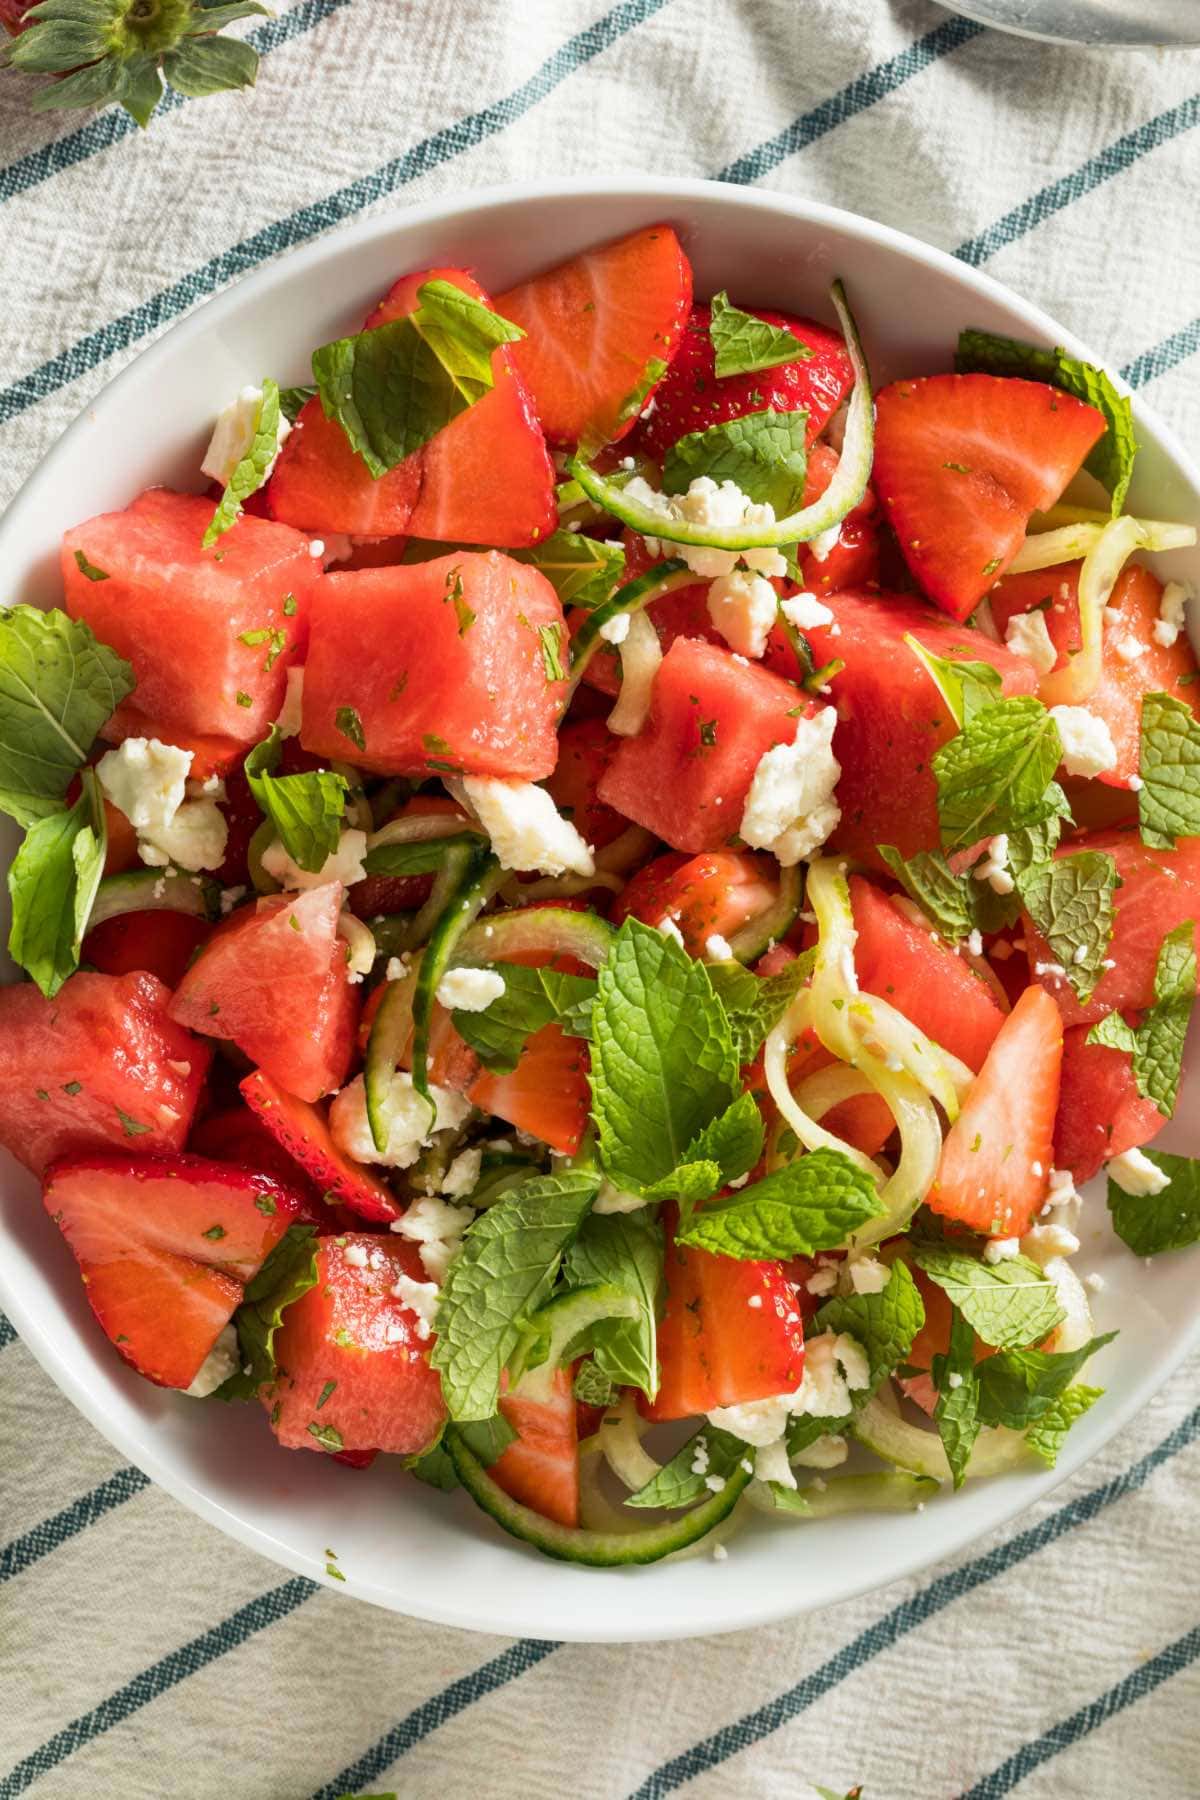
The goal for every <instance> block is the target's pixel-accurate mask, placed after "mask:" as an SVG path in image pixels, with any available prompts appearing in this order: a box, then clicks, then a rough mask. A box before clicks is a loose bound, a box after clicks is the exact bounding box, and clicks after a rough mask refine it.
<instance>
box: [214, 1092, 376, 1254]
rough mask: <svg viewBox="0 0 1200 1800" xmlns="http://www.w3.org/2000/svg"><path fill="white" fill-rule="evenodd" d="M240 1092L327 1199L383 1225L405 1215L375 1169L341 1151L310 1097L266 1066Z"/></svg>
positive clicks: (328, 1201)
mask: <svg viewBox="0 0 1200 1800" xmlns="http://www.w3.org/2000/svg"><path fill="white" fill-rule="evenodd" d="M240 1091H241V1094H242V1098H243V1099H244V1100H245V1102H246V1104H247V1106H249V1107H250V1108H251V1110H252V1111H253V1112H255V1113H256V1114H257V1115H258V1117H259V1118H260V1119H261V1120H262V1122H263V1124H264V1125H265V1126H266V1128H267V1130H268V1131H269V1132H270V1133H271V1135H272V1136H273V1137H274V1138H275V1140H276V1142H277V1143H279V1144H280V1145H281V1146H282V1147H283V1149H284V1150H286V1151H287V1154H288V1155H289V1156H290V1157H291V1158H292V1160H293V1162H296V1163H298V1164H299V1165H300V1167H301V1168H302V1169H303V1170H304V1173H305V1174H306V1175H307V1176H308V1177H309V1179H310V1180H311V1181H312V1182H313V1183H314V1184H315V1186H316V1187H317V1188H318V1189H319V1190H320V1194H321V1198H322V1199H323V1200H325V1201H326V1202H327V1203H329V1204H337V1203H339V1202H340V1203H341V1204H342V1205H343V1206H348V1207H349V1208H350V1209H351V1211H352V1212H356V1213H358V1214H359V1216H360V1217H361V1218H364V1219H371V1220H374V1221H375V1222H376V1223H378V1224H381V1225H386V1224H390V1223H391V1221H392V1220H393V1219H398V1218H399V1217H400V1214H401V1212H402V1211H403V1208H402V1207H401V1206H399V1205H397V1203H396V1201H395V1199H394V1198H393V1196H392V1193H391V1190H390V1189H389V1188H387V1187H385V1186H384V1184H383V1182H382V1181H380V1180H379V1179H378V1178H377V1177H376V1176H375V1175H373V1174H372V1172H371V1170H370V1169H367V1168H364V1167H363V1165H362V1164H361V1163H356V1162H351V1160H350V1158H349V1157H348V1156H343V1155H342V1152H341V1151H340V1150H339V1149H338V1147H337V1145H336V1144H335V1143H334V1141H333V1137H332V1135H331V1133H330V1130H329V1125H328V1123H327V1121H326V1118H325V1115H324V1113H323V1112H320V1111H319V1110H318V1109H317V1108H316V1107H315V1106H310V1105H309V1103H308V1102H307V1101H306V1100H297V1098H296V1096H295V1095H294V1094H289V1093H288V1092H287V1090H286V1089H284V1088H281V1087H280V1086H279V1085H278V1084H277V1083H276V1082H274V1081H272V1080H271V1078H270V1076H269V1075H264V1073H263V1071H262V1070H261V1069H256V1070H255V1071H254V1073H253V1075H247V1077H246V1079H245V1080H244V1081H243V1082H242V1083H241V1090H240Z"/></svg>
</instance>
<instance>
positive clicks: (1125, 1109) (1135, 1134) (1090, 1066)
mask: <svg viewBox="0 0 1200 1800" xmlns="http://www.w3.org/2000/svg"><path fill="white" fill-rule="evenodd" d="M1129 1022H1130V1023H1131V1024H1134V1023H1136V1014H1133V1013H1131V1014H1130V1016H1129ZM1090 1030H1091V1026H1090V1025H1073V1026H1072V1027H1071V1029H1070V1031H1066V1032H1064V1033H1063V1063H1062V1084H1061V1087H1060V1089H1059V1095H1058V1116H1057V1118H1056V1119H1055V1121H1054V1161H1055V1165H1056V1167H1057V1168H1060V1169H1070V1171H1071V1174H1072V1175H1073V1176H1074V1177H1075V1180H1076V1182H1077V1183H1078V1184H1079V1185H1080V1186H1082V1185H1083V1183H1084V1182H1085V1181H1090V1180H1091V1179H1092V1176H1093V1175H1095V1174H1097V1173H1098V1171H1099V1169H1100V1166H1101V1164H1102V1163H1106V1162H1107V1161H1108V1159H1109V1157H1110V1156H1120V1155H1121V1153H1122V1152H1123V1151H1125V1150H1137V1149H1139V1148H1140V1147H1141V1145H1143V1144H1148V1143H1149V1142H1150V1140H1151V1138H1153V1137H1156V1136H1157V1135H1158V1133H1159V1132H1160V1131H1161V1130H1162V1128H1163V1126H1164V1125H1165V1124H1166V1122H1167V1121H1166V1120H1165V1119H1164V1118H1163V1116H1162V1114H1161V1113H1160V1112H1159V1110H1158V1108H1157V1106H1155V1104H1154V1102H1153V1101H1152V1100H1146V1099H1144V1098H1143V1097H1142V1095H1141V1094H1139V1093H1138V1090H1137V1083H1136V1082H1135V1081H1134V1079H1133V1064H1132V1062H1131V1060H1130V1057H1129V1055H1128V1053H1127V1052H1126V1051H1124V1050H1110V1049H1109V1048H1108V1046H1107V1045H1106V1044H1089V1043H1088V1041H1087V1036H1088V1032H1089V1031H1090Z"/></svg>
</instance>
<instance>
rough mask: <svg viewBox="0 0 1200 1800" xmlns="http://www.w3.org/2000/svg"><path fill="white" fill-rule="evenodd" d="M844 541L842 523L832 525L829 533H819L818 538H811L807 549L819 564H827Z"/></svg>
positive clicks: (839, 521)
mask: <svg viewBox="0 0 1200 1800" xmlns="http://www.w3.org/2000/svg"><path fill="white" fill-rule="evenodd" d="M841 541H842V521H841V520H840V519H839V520H838V522H837V524H836V525H831V526H830V527H829V529H828V531H818V533H817V535H816V537H814V538H809V540H808V545H807V548H808V550H809V552H810V554H811V555H813V556H815V557H816V559H817V561H818V562H825V561H827V560H828V558H829V557H830V556H831V555H832V554H833V552H834V551H835V550H836V549H837V547H838V545H839V544H840V543H841Z"/></svg>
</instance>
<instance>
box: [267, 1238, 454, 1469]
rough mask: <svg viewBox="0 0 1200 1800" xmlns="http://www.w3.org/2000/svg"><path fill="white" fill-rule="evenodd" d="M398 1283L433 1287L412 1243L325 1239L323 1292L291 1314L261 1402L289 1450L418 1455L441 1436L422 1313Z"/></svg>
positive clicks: (312, 1293)
mask: <svg viewBox="0 0 1200 1800" xmlns="http://www.w3.org/2000/svg"><path fill="white" fill-rule="evenodd" d="M347 1251H349V1252H351V1256H352V1257H353V1260H350V1258H349V1257H347V1254H346V1253H347ZM360 1256H361V1257H362V1259H364V1260H363V1261H362V1263H361V1264H360V1262H359V1258H360ZM401 1276H407V1277H408V1279H409V1280H411V1281H416V1282H421V1283H425V1284H427V1282H428V1278H427V1276H426V1274H425V1271H424V1269H423V1268H422V1266H421V1260H420V1257H419V1256H418V1254H417V1250H416V1246H415V1245H413V1244H406V1243H402V1242H401V1241H400V1240H399V1239H398V1238H391V1237H376V1236H373V1235H372V1234H370V1233H361V1234H358V1235H354V1234H350V1235H347V1236H341V1237H336V1238H331V1237H325V1238H321V1239H319V1241H318V1244H317V1282H316V1286H315V1287H312V1288H309V1290H308V1292H307V1293H305V1294H301V1296H300V1298H299V1299H298V1300H295V1301H293V1302H292V1304H291V1305H290V1306H289V1307H288V1308H287V1311H286V1312H285V1313H284V1315H283V1324H282V1325H281V1326H280V1328H279V1330H278V1331H277V1332H276V1334H275V1357H276V1363H277V1365H278V1375H277V1377H276V1379H275V1381H273V1382H270V1383H268V1384H267V1385H266V1386H265V1387H264V1388H263V1390H262V1393H261V1395H260V1398H261V1400H262V1403H263V1405H264V1406H265V1407H266V1409H267V1412H268V1413H269V1414H270V1418H271V1428H272V1430H273V1431H274V1433H275V1435H276V1437H277V1438H278V1439H279V1441H280V1443H281V1444H285V1445H286V1446H287V1447H288V1449H290V1450H322V1451H325V1452H326V1454H330V1453H336V1452H338V1451H341V1450H349V1451H361V1450H384V1451H389V1452H391V1453H392V1454H393V1455H395V1456H417V1455H420V1454H421V1452H422V1451H424V1450H428V1449H429V1448H430V1446H431V1445H432V1444H433V1443H434V1442H435V1440H436V1439H437V1436H438V1433H439V1432H440V1431H441V1428H442V1426H443V1424H444V1423H445V1419H446V1408H445V1404H444V1402H443V1400H442V1385H441V1381H440V1379H439V1377H438V1375H437V1374H436V1373H435V1371H434V1370H433V1369H431V1368H430V1366H429V1357H428V1354H427V1348H428V1347H427V1344H426V1342H425V1340H424V1339H423V1338H422V1337H421V1335H420V1330H419V1327H420V1321H419V1320H418V1318H417V1315H416V1314H415V1313H414V1312H413V1310H412V1308H411V1307H409V1306H407V1305H406V1304H405V1302H404V1301H403V1300H400V1299H398V1298H396V1296H395V1295H394V1294H393V1293H392V1289H393V1287H394V1286H395V1285H396V1283H397V1281H398V1280H399V1279H400V1277H401Z"/></svg>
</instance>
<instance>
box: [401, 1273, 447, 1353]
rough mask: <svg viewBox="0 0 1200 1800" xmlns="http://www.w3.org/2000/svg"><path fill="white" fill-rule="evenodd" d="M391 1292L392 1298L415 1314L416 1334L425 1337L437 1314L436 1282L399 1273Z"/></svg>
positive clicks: (437, 1292) (431, 1328) (437, 1291)
mask: <svg viewBox="0 0 1200 1800" xmlns="http://www.w3.org/2000/svg"><path fill="white" fill-rule="evenodd" d="M391 1294H392V1298H393V1299H394V1300H399V1301H400V1303H401V1304H402V1305H403V1306H407V1307H408V1309H409V1311H410V1312H411V1313H413V1314H414V1315H415V1317H416V1321H417V1336H418V1337H419V1338H427V1337H428V1336H429V1335H430V1333H431V1332H432V1330H433V1321H434V1319H435V1317H436V1315H437V1304H438V1294H439V1288H438V1284H437V1282H436V1281H414V1280H413V1278H412V1276H411V1275H401V1276H400V1277H399V1278H398V1279H397V1281H396V1284H395V1286H394V1287H393V1288H392V1289H391Z"/></svg>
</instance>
